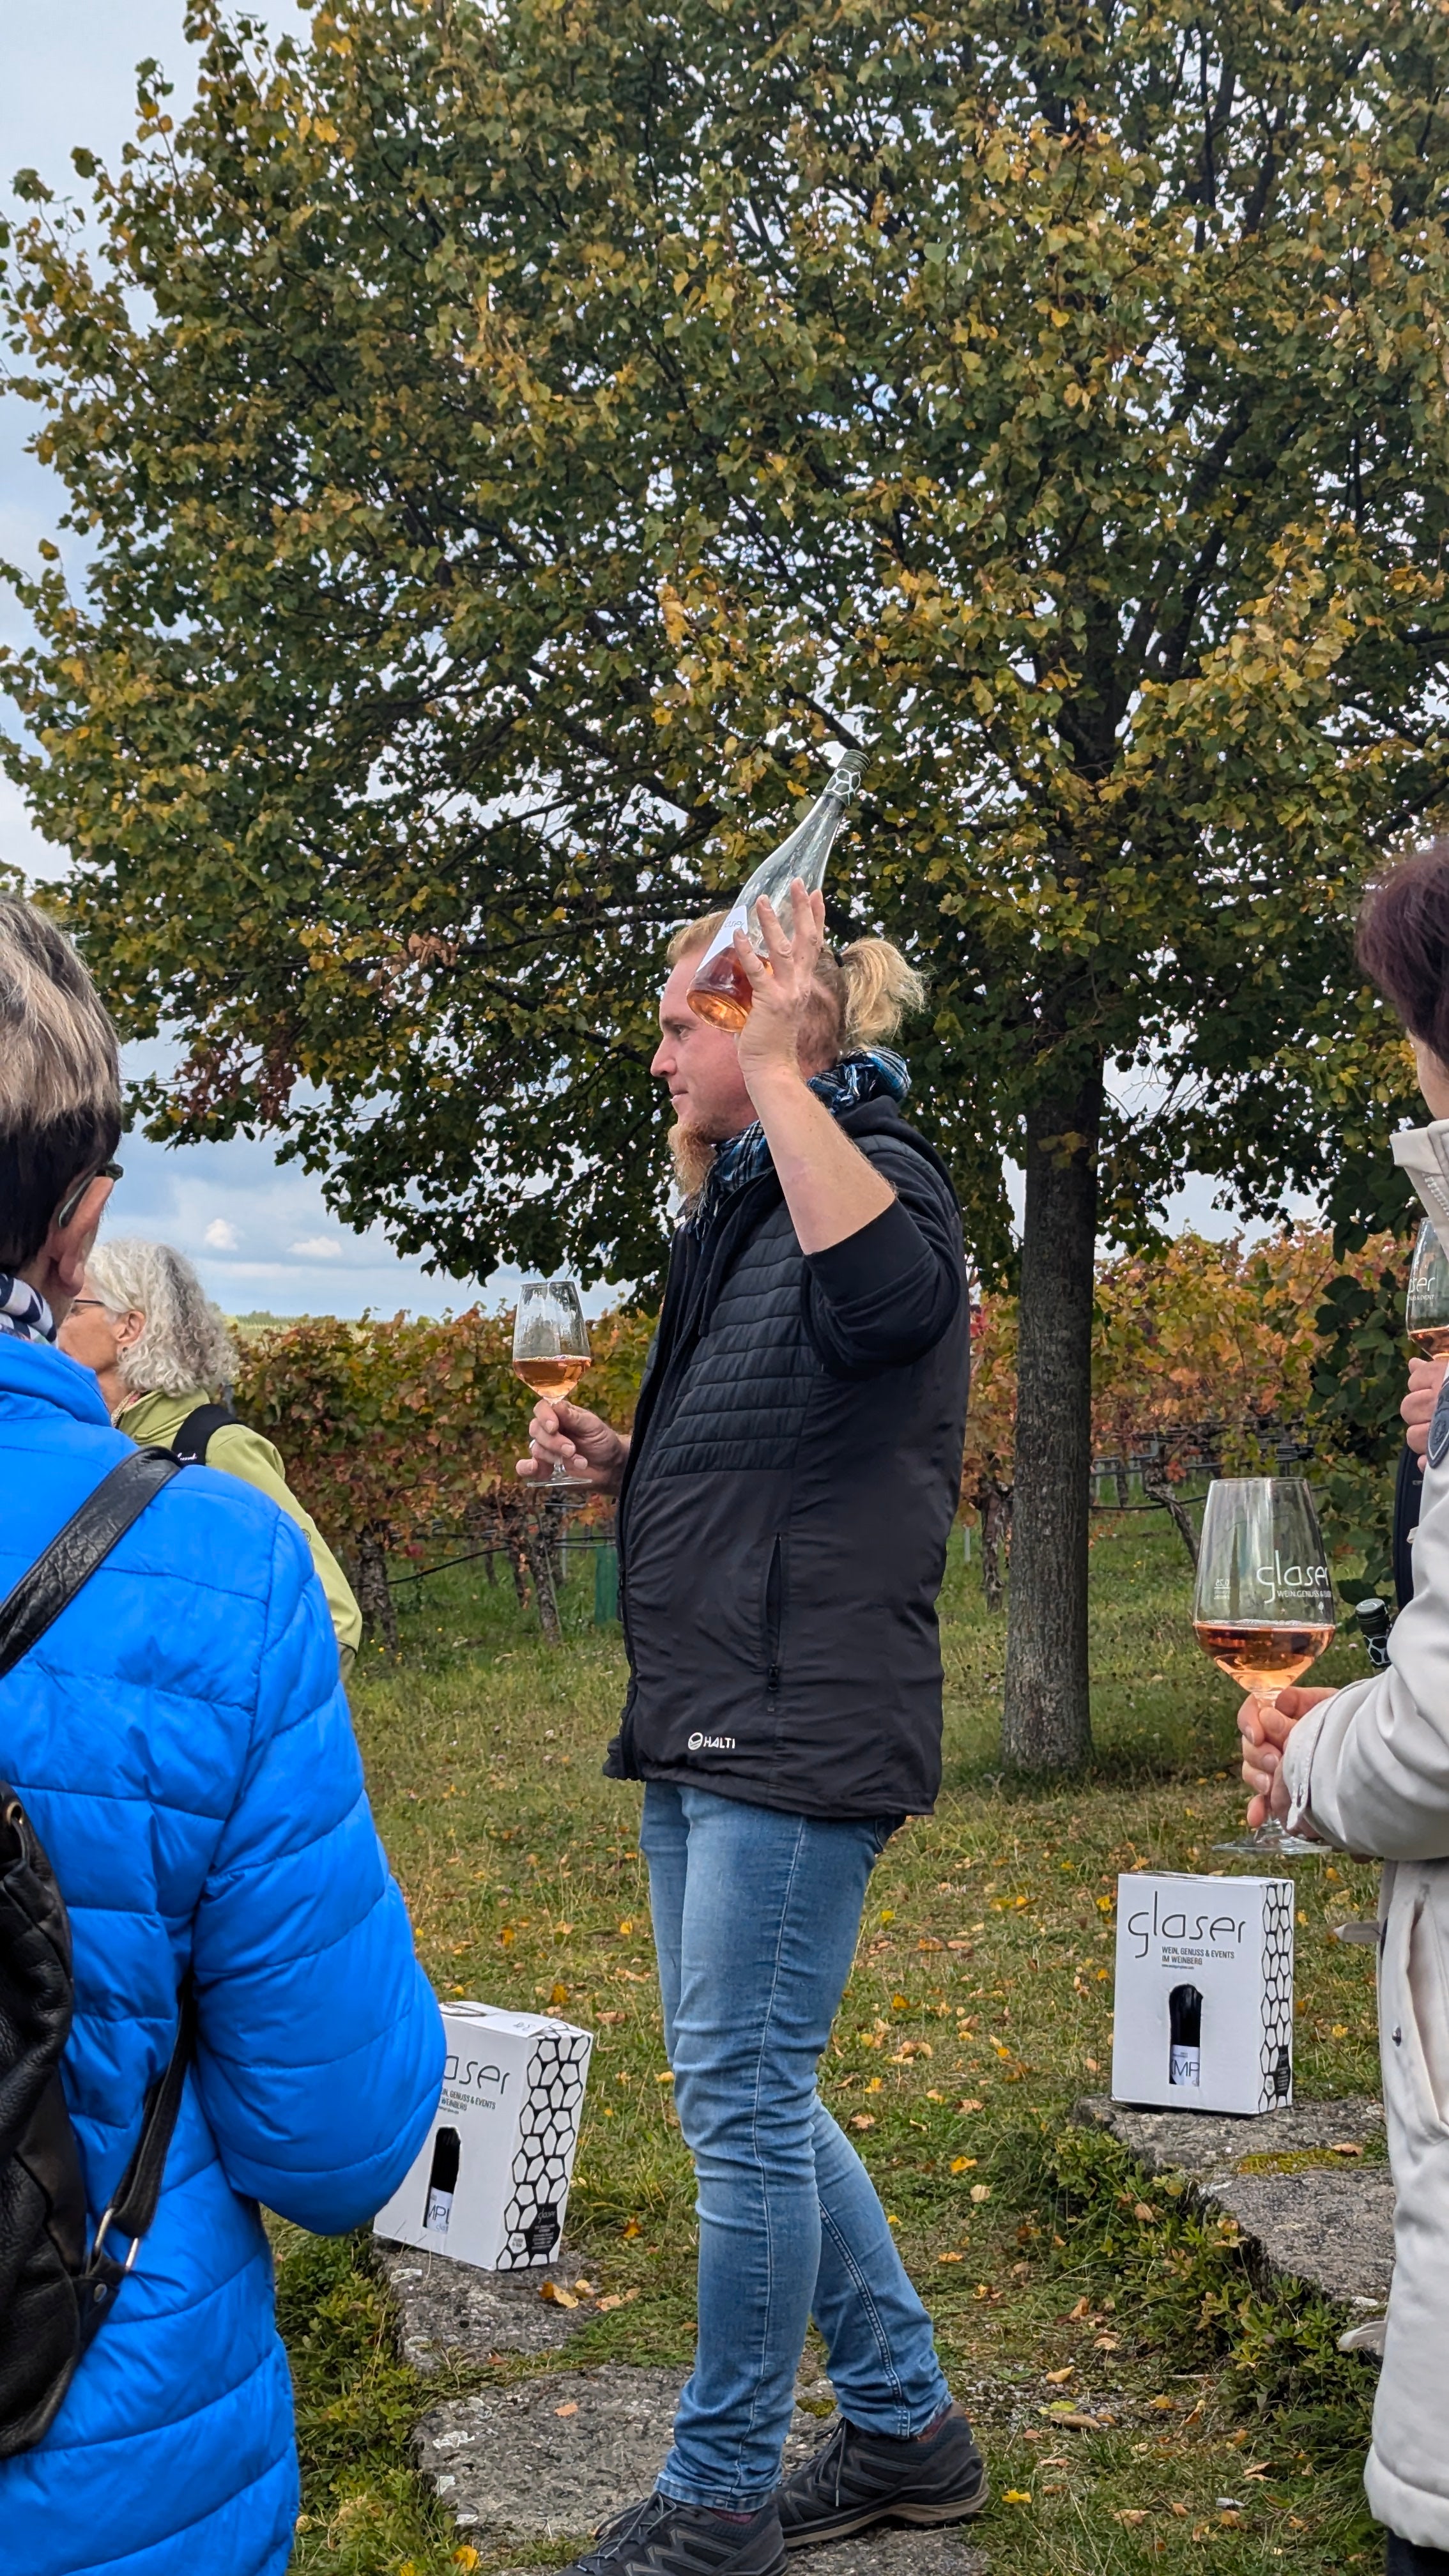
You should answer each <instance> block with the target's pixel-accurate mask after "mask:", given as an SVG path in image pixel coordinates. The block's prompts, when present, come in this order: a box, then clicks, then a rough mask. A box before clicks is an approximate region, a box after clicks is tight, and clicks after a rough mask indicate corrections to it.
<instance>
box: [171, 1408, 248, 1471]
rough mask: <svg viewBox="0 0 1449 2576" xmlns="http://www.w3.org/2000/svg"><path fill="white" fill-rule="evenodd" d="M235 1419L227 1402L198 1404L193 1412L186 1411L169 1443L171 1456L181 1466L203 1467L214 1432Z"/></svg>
mask: <svg viewBox="0 0 1449 2576" xmlns="http://www.w3.org/2000/svg"><path fill="white" fill-rule="evenodd" d="M235 1420H236V1415H235V1414H234V1413H233V1411H232V1409H231V1406H230V1405H229V1404H198V1406H197V1407H196V1410H195V1412H194V1413H188V1415H187V1417H186V1420H185V1421H184V1422H183V1423H182V1425H181V1428H180V1430H179V1431H178V1432H177V1434H176V1437H175V1439H174V1440H173V1441H172V1443H171V1455H172V1457H173V1458H177V1459H179V1460H180V1462H181V1464H182V1466H183V1467H204V1466H205V1465H206V1453H207V1450H208V1448H209V1447H210V1445H211V1442H212V1439H213V1438H214V1436H215V1434H216V1433H217V1432H218V1431H220V1430H221V1429H222V1428H223V1426H224V1425H225V1424H226V1423H228V1422H235Z"/></svg>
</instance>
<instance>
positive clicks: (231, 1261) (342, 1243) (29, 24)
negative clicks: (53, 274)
mask: <svg viewBox="0 0 1449 2576" xmlns="http://www.w3.org/2000/svg"><path fill="white" fill-rule="evenodd" d="M248 14H249V15H250V16H252V17H254V18H260V19H263V20H264V21H265V22H266V23H267V24H268V25H269V26H270V27H272V28H273V29H274V30H275V31H276V32H277V33H278V34H280V33H281V32H282V31H283V30H284V29H291V30H292V31H294V32H297V33H300V32H302V31H303V29H304V28H305V25H306V21H305V19H304V18H303V17H302V15H301V13H300V12H299V11H297V10H296V9H294V8H292V7H291V6H290V5H289V0H248ZM181 28H182V0H30V5H23V0H0V42H3V49H4V77H3V80H0V199H3V202H4V203H5V204H6V206H7V207H9V206H10V205H12V204H13V198H12V195H11V188H10V181H11V179H12V177H13V175H14V173H15V172H16V171H17V170H22V169H27V168H31V169H36V170H39V172H40V174H41V176H42V178H44V179H45V180H46V181H47V182H48V183H49V184H50V186H51V187H53V188H56V189H58V190H68V191H70V192H72V193H76V194H79V193H81V191H80V183H79V182H78V181H77V180H76V178H75V175H74V172H73V171H72V169H71V166H70V153H71V149H72V146H73V145H75V144H78V143H80V144H85V145H87V146H88V147H89V148H90V150H91V151H93V152H96V153H98V154H99V155H100V157H101V158H102V160H104V161H107V162H113V161H115V160H116V159H118V157H119V154H120V149H121V146H122V144H123V143H124V142H125V140H126V138H127V136H128V135H129V134H130V132H131V131H132V127H133V122H134V107H135V95H136V76H135V67H136V65H137V63H138V62H141V61H144V60H145V59H146V57H147V56H148V55H150V56H154V57H155V58H156V59H157V60H158V61H159V62H160V63H161V64H162V65H163V67H164V68H165V70H166V72H167V74H168V75H169V77H170V78H171V79H172V80H173V81H174V83H175V85H176V95H175V98H174V100H173V101H172V108H173V112H179V111H182V110H184V109H185V107H186V106H187V105H188V104H189V103H190V100H191V97H192V94H193V91H194V79H193V74H192V66H193V64H194V60H195V55H194V52H193V50H192V48H190V47H189V46H188V45H187V44H186V42H185V39H184V37H183V35H182V32H181ZM36 417H37V416H36V414H35V413H34V412H33V410H32V409H31V407H30V406H29V405H28V404H26V403H20V402H16V401H14V400H13V399H12V400H9V401H5V400H0V556H3V557H4V558H5V559H6V560H8V561H10V562H20V563H22V564H33V563H34V562H35V560H36V556H35V548H36V544H37V541H38V540H39V539H40V538H41V537H43V536H49V535H53V534H55V533H57V531H56V528H55V521H56V517H57V514H58V511H59V507H60V500H59V493H58V487H57V486H56V484H55V483H54V481H53V479H52V477H51V476H49V475H48V474H46V473H45V472H43V471H42V469H41V468H40V467H39V466H38V465H37V464H36V463H35V461H34V459H33V458H32V457H29V456H27V455H26V453H25V443H26V440H27V439H28V437H29V436H30V435H31V433H32V431H33V429H34V426H35V422H36ZM0 632H3V633H5V634H6V635H8V636H9V637H10V638H12V639H14V638H15V637H16V636H17V634H18V632H19V621H18V618H17V612H16V610H15V608H14V605H13V603H11V602H10V601H9V600H8V599H7V598H6V597H5V596H4V595H3V594H0ZM12 723H13V717H12V716H11V714H10V711H9V709H8V707H4V706H0V724H4V725H5V726H6V727H7V728H8V727H9V726H10V725H11V724H12ZM0 858H4V859H8V860H10V861H12V862H13V863H14V864H15V865H17V866H19V867H22V868H24V869H25V870H26V872H27V873H28V874H31V875H37V874H45V875H55V874H57V873H59V872H60V868H61V867H62V866H63V860H61V859H60V858H59V856H58V854H57V853H56V852H55V851H53V850H50V849H47V848H46V846H45V844H44V843H42V842H41V841H39V840H38V839H37V838H36V836H35V835H34V834H33V833H32V832H31V830H30V826H29V822H28V820H27V817H26V814H25V810H24V807H23V805H22V804H21V801H20V799H19V797H18V795H17V794H16V791H15V789H14V788H13V787H11V786H10V784H9V782H8V781H7V780H5V779H3V778H0ZM122 1160H123V1161H124V1163H125V1167H126V1177H125V1180H124V1181H123V1183H122V1184H121V1187H120V1189H119V1190H118V1192H117V1194H116V1199H115V1203H114V1211H113V1220H112V1222H113V1230H114V1231H116V1232H117V1233H120V1232H133V1233H137V1234H146V1235H152V1236H156V1237H160V1238H162V1239H163V1240H165V1241H167V1242H171V1243H176V1244H178V1245H179V1246H180V1247H181V1249H182V1250H183V1251H184V1252H186V1253H188V1254H189V1255H190V1256H191V1258H192V1259H193V1260H194V1261H195V1262H196V1264H197V1266H198V1268H199V1269H200V1271H201V1273H202V1276H203V1278H204V1279H205V1281H206V1284H207V1286H208V1288H209V1289H210V1291H211V1294H212V1295H213V1296H214V1297H215V1298H217V1299H218V1301H219V1302H220V1303H221V1304H222V1305H224V1306H225V1307H226V1308H227V1309H228V1310H229V1311H230V1312H232V1313H236V1312H239V1311H240V1312H246V1311H247V1310H249V1309H251V1308H254V1307H265V1308H269V1309H270V1310H271V1311H272V1312H273V1313H274V1314H288V1315H294V1314H308V1313H310V1314H340V1315H355V1314H360V1313H361V1311H362V1309H363V1308H364V1307H365V1306H372V1307H374V1308H376V1309H379V1310H380V1311H382V1312H384V1313H388V1314H391V1313H393V1312H394V1311H396V1309H397V1308H399V1307H411V1308H414V1309H417V1310H420V1311H422V1312H426V1313H441V1312H442V1311H443V1310H444V1309H445V1308H446V1307H450V1306H451V1307H454V1308H456V1307H459V1306H462V1305H465V1304H467V1303H468V1302H470V1299H471V1297H472V1295H473V1294H474V1293H475V1291H474V1288H473V1285H472V1283H468V1282H462V1283H460V1282H457V1281H453V1280H439V1279H429V1278H427V1277H426V1276H425V1275H424V1273H423V1270H422V1267H421V1264H420V1263H418V1262H416V1261H400V1260H399V1259H398V1258H397V1257H396V1255H395V1254H394V1253H393V1252H392V1250H391V1249H390V1247H389V1245H388V1243H387V1242H386V1239H385V1238H384V1236H383V1235H382V1234H381V1232H380V1231H378V1230H374V1231H373V1232H372V1233H371V1234H369V1235H366V1236H360V1235H356V1234H353V1233H351V1232H349V1231H348V1229H347V1228H345V1227H343V1226H339V1225H338V1223H337V1222H336V1220H335V1218H333V1217H331V1216H329V1214H328V1213H327V1210H326V1209H325V1207H324V1206H323V1203H322V1194H321V1191H320V1189H319V1188H318V1185H317V1183H316V1182H315V1181H313V1180H309V1179H308V1178H307V1177H306V1175H305V1174H301V1173H298V1172H296V1171H295V1170H293V1169H292V1168H290V1167H288V1166H285V1165H279V1164H278V1163H277V1161H276V1159H275V1157H274V1155H273V1154H272V1152H271V1150H270V1148H269V1147H268V1146H266V1145H264V1144H254V1145H252V1144H247V1143H246V1142H245V1141H244V1140H238V1141H237V1142H236V1143H234V1144H230V1145H217V1146H212V1145H200V1146H191V1147H187V1148H184V1149H182V1150H180V1151H177V1150H174V1149H163V1148H162V1147H160V1146H158V1145H152V1144H149V1143H147V1141H146V1140H145V1139H144V1138H143V1137H137V1136H134V1135H132V1136H129V1137H128V1138H127V1140H126V1144H125V1146H124V1148H123V1152H122ZM507 1291H508V1281H507V1279H506V1277H505V1278H500V1279H499V1280H498V1281H496V1282H495V1283H493V1286H492V1287H491V1288H490V1290H489V1301H490V1303H491V1302H493V1301H494V1299H495V1298H496V1297H497V1296H498V1295H502V1294H506V1293H507Z"/></svg>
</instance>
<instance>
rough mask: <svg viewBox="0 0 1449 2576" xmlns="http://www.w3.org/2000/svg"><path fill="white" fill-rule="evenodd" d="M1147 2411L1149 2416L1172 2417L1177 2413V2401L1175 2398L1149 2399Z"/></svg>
mask: <svg viewBox="0 0 1449 2576" xmlns="http://www.w3.org/2000/svg"><path fill="white" fill-rule="evenodd" d="M1147 2411H1148V2413H1149V2415H1174V2414H1176V2412H1177V2400H1176V2398H1175V2397H1149V2398H1148V2400H1147Z"/></svg>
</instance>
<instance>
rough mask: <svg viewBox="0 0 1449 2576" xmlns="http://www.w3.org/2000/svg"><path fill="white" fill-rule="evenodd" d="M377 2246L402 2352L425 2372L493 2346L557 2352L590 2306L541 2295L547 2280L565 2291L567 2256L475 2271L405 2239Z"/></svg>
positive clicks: (570, 2277)
mask: <svg viewBox="0 0 1449 2576" xmlns="http://www.w3.org/2000/svg"><path fill="white" fill-rule="evenodd" d="M376 2250H377V2256H378V2260H379V2262H380V2263H381V2265H382V2268H383V2270H384V2272H385V2273H386V2275H387V2278H388V2282H389V2284H390V2286H391V2289H392V2293H393V2296H394V2298H395V2299H396V2301H397V2308H398V2315H399V2317H400V2318H401V2320H402V2351H403V2359H404V2360H405V2361H410V2362H411V2363H412V2366H413V2368H414V2370H418V2371H421V2372H422V2373H423V2375H424V2377H428V2376H430V2375H431V2374H432V2373H433V2372H434V2371H436V2370H438V2369H440V2368H441V2367H442V2365H443V2363H444V2362H445V2361H449V2360H458V2361H463V2362H471V2363H474V2364H477V2363H479V2362H485V2361H487V2360H489V2359H490V2358H491V2356H492V2355H493V2354H494V2353H498V2352H555V2351H557V2350H559V2349H560V2348H561V2347H562V2346H563V2345H564V2344H566V2343H567V2341H568V2339H569V2337H570V2335H574V2334H577V2333H578V2331H579V2328H580V2327H581V2326H586V2325H587V2324H588V2322H589V2319H590V2317H592V2316H593V2315H594V2314H595V2313H596V2311H595V2309H594V2308H593V2307H592V2306H590V2305H586V2304H582V2303H581V2304H580V2305H579V2306H577V2307H563V2306H556V2305H554V2304H553V2303H552V2302H551V2301H550V2300H548V2299H546V2298H545V2297H544V2296H543V2284H544V2282H545V2281H547V2282H549V2283H550V2285H551V2286H552V2287H553V2288H555V2289H560V2290H565V2291H571V2285H572V2283H573V2282H574V2281H575V2280H577V2278H578V2272H579V2267H578V2265H577V2263H572V2262H569V2261H568V2260H567V2259H565V2260H564V2261H563V2262H560V2263H550V2264H549V2265H548V2266H547V2268H546V2269H545V2268H544V2267H543V2266H542V2265H540V2266H539V2268H538V2269H537V2270H536V2271H529V2272H475V2271H474V2269H473V2267H472V2265H471V2264H469V2263H450V2262H449V2261H448V2260H447V2258H446V2256H445V2255H441V2254H420V2253H416V2252H415V2251H414V2249H413V2248H412V2246H410V2245H389V2244H386V2243H385V2242H383V2241H382V2240H381V2239H379V2240H378V2243H377V2248H376Z"/></svg>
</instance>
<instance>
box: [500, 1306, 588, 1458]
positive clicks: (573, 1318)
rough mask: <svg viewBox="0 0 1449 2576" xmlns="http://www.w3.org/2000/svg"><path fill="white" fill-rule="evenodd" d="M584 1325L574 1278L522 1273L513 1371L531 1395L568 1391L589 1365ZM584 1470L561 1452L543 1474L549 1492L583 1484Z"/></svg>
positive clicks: (550, 1396)
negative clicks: (573, 1469)
mask: <svg viewBox="0 0 1449 2576" xmlns="http://www.w3.org/2000/svg"><path fill="white" fill-rule="evenodd" d="M591 1357H592V1353H591V1352H590V1349H589V1328H588V1326H587V1324H586V1323H585V1322H584V1309H583V1301H582V1299H581V1298H580V1296H579V1286H578V1281H577V1280H576V1279H525V1280H524V1283H523V1286H522V1287H521V1288H520V1290H519V1292H518V1312H517V1314H516V1315H515V1316H514V1319H513V1374H514V1376H515V1377H519V1378H522V1380H523V1383H524V1385H525V1386H527V1387H531V1388H532V1389H533V1392H534V1394H535V1395H543V1396H547V1398H548V1400H549V1402H550V1403H555V1402H557V1400H558V1398H559V1397H560V1396H563V1395H569V1394H571V1393H572V1391H573V1389H574V1388H575V1387H576V1386H577V1384H578V1382H579V1379H580V1378H581V1377H582V1376H583V1374H584V1371H585V1369H586V1368H587V1367H588V1365H589V1361H590V1359H591ZM588 1481H589V1480H588V1478H587V1476H574V1475H570V1473H569V1470H568V1468H567V1467H566V1466H565V1465H564V1462H563V1460H562V1458H557V1459H555V1461H554V1469H553V1474H552V1475H551V1476H550V1477H549V1478H548V1479H547V1486H548V1490H549V1491H550V1492H553V1493H556V1492H557V1490H558V1488H559V1486H560V1485H587V1484H588Z"/></svg>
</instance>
